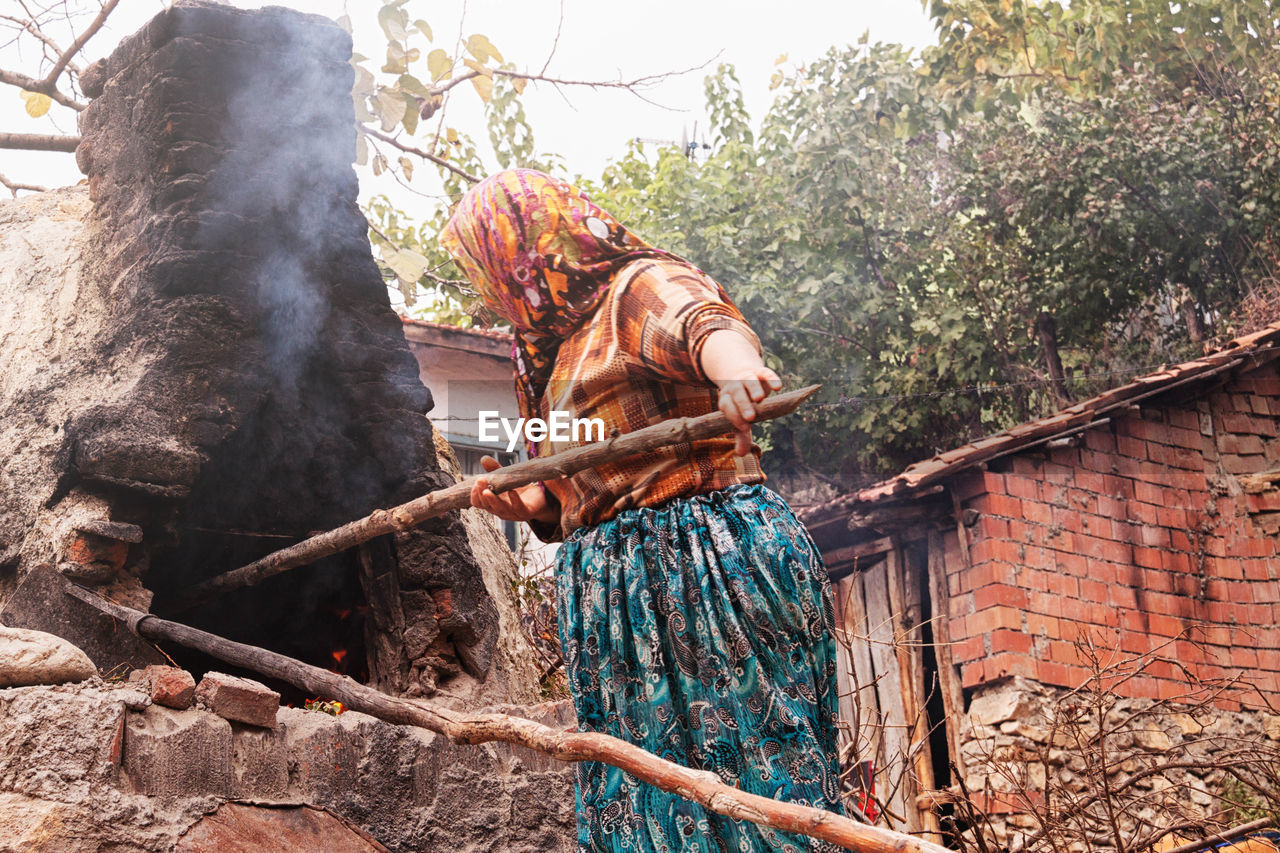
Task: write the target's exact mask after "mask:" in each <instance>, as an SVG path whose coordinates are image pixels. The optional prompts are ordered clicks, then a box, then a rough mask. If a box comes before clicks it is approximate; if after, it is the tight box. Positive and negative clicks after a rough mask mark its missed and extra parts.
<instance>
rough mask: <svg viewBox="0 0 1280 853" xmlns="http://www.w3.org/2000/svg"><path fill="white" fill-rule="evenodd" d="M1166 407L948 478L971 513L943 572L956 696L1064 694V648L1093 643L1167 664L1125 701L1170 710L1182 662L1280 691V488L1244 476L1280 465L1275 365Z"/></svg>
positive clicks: (1077, 675)
mask: <svg viewBox="0 0 1280 853" xmlns="http://www.w3.org/2000/svg"><path fill="white" fill-rule="evenodd" d="M1175 394H1177V392H1171V393H1170V394H1167V395H1164V396H1163V398H1157V399H1153V400H1152V401H1149V403H1144V404H1143V405H1142V406H1141V408H1140V409H1131V410H1129V413H1128V414H1125V415H1120V416H1116V417H1113V418H1112V419H1111V421H1110V422H1109V423H1107V424H1103V425H1101V426H1098V427H1096V428H1094V429H1091V430H1088V431H1087V432H1085V433H1084V434H1083V436H1081V439H1080V440H1079V441H1078V442H1077V443H1075V445H1074V446H1070V447H1062V448H1056V449H1052V450H1042V451H1028V452H1024V453H1020V454H1016V455H1013V456H1011V457H1006V458H1005V459H1002V460H999V461H998V462H996V463H993V464H992V466H991V467H990V468H989V470H987V471H979V472H969V473H966V474H964V475H961V476H960V477H958V478H957V479H956V480H955V481H954V482H953V484H952V486H953V489H954V490H955V492H956V494H957V496H958V497H959V498H960V500H961V502H962V505H963V507H964V508H966V509H973V510H977V512H978V513H979V516H978V520H977V522H976V523H975V524H973V525H972V526H970V527H968V528H967V530H966V534H967V537H966V538H967V540H968V549H969V554H968V557H969V559H968V561H967V565H966V563H965V561H963V560H959V559H956V560H948V561H947V564H948V584H949V592H950V601H949V608H950V617H951V619H950V629H951V637H952V639H953V641H955V642H956V645H955V647H954V649H953V652H954V657H955V661H956V663H957V664H958V665H959V666H960V669H961V676H962V679H963V683H964V685H965V686H966V687H971V686H974V685H977V684H979V683H982V682H984V681H990V680H992V679H995V678H999V677H1002V676H1007V675H1024V676H1028V677H1031V678H1034V679H1036V680H1037V681H1040V682H1042V683H1046V684H1052V685H1060V686H1068V687H1072V686H1076V685H1078V684H1080V683H1082V682H1083V681H1084V680H1085V679H1086V678H1087V676H1088V668H1087V666H1086V661H1085V660H1082V658H1081V655H1080V650H1079V648H1078V646H1077V640H1078V639H1080V638H1082V637H1084V636H1086V635H1088V634H1092V635H1093V636H1095V637H1097V638H1099V639H1100V640H1101V641H1102V642H1103V643H1104V644H1106V645H1108V646H1109V647H1110V648H1118V649H1119V650H1120V651H1121V652H1124V653H1128V654H1130V655H1133V654H1142V653H1146V652H1150V651H1152V650H1154V649H1157V648H1161V649H1162V651H1161V652H1160V654H1161V656H1162V657H1164V658H1167V659H1168V660H1158V661H1155V662H1153V663H1152V664H1151V665H1150V666H1149V667H1147V668H1146V670H1145V671H1144V672H1143V673H1142V674H1141V675H1140V676H1139V677H1136V678H1133V679H1132V680H1130V681H1128V682H1126V683H1125V684H1124V685H1122V686H1121V690H1122V692H1124V693H1126V694H1128V695H1132V696H1142V697H1150V698H1174V697H1176V696H1177V695H1179V694H1180V693H1182V692H1184V691H1185V690H1186V679H1185V677H1184V676H1183V674H1182V672H1181V670H1180V667H1186V668H1187V670H1189V671H1190V672H1191V673H1192V674H1193V675H1195V676H1196V677H1199V678H1208V679H1212V678H1224V677H1225V678H1230V677H1233V676H1236V675H1239V676H1240V677H1241V682H1242V683H1244V684H1247V685H1250V686H1255V687H1257V688H1259V689H1260V690H1261V691H1263V692H1265V693H1267V694H1269V695H1271V696H1273V697H1274V696H1277V695H1280V626H1278V623H1280V555H1278V554H1277V538H1276V532H1277V528H1280V489H1278V488H1274V487H1265V486H1262V487H1253V488H1252V489H1251V491H1252V493H1249V492H1246V490H1245V488H1244V487H1243V486H1242V483H1241V481H1240V479H1239V477H1240V476H1241V475H1249V474H1258V473H1261V472H1264V471H1268V470H1271V469H1273V468H1280V437H1278V435H1280V375H1278V374H1277V369H1276V365H1275V363H1272V364H1269V365H1266V366H1263V367H1260V368H1258V369H1255V370H1253V371H1251V372H1248V373H1244V374H1242V375H1240V376H1238V377H1236V378H1234V379H1231V380H1230V381H1228V382H1226V383H1225V384H1224V385H1222V386H1219V387H1218V388H1217V389H1216V390H1208V391H1201V392H1200V393H1199V394H1198V396H1197V395H1196V392H1194V391H1189V392H1186V393H1185V394H1184V395H1183V396H1181V397H1175V396H1174V395H1175ZM952 544H953V547H957V545H956V543H952ZM1193 640H1194V642H1193ZM1220 704H1222V705H1224V706H1225V707H1231V706H1232V705H1233V702H1232V701H1230V700H1223V701H1222V702H1221V703H1220Z"/></svg>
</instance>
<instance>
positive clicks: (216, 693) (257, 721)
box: [196, 672, 280, 729]
mask: <svg viewBox="0 0 1280 853" xmlns="http://www.w3.org/2000/svg"><path fill="white" fill-rule="evenodd" d="M196 698H197V699H199V700H200V701H201V702H202V703H203V704H204V706H205V707H207V708H208V709H209V710H210V711H213V712H214V713H215V714H217V715H218V716H219V717H223V718H225V719H228V720H235V721H236V722H238V723H248V724H249V725H251V726H263V727H265V728H269V729H271V728H275V725H276V711H277V710H279V708H280V694H279V693H277V692H275V691H274V690H272V689H271V688H269V687H267V686H266V685H265V684H259V683H258V682H256V681H250V680H249V679H247V678H236V677H235V676H234V675H226V674H224V673H221V672H210V673H206V674H205V677H204V678H202V679H200V684H199V686H198V687H196Z"/></svg>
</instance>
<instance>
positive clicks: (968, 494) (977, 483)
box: [951, 471, 987, 501]
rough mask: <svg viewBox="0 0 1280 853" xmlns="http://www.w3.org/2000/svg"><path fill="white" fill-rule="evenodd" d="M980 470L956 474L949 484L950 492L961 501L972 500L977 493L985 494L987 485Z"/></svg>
mask: <svg viewBox="0 0 1280 853" xmlns="http://www.w3.org/2000/svg"><path fill="white" fill-rule="evenodd" d="M983 473H984V472H981V471H965V472H964V473H962V474H960V475H958V476H957V477H956V478H955V480H953V481H952V484H951V492H952V494H954V495H955V496H956V497H957V498H959V499H960V500H961V501H968V500H972V499H973V498H975V497H977V496H978V495H982V494H986V491H987V485H986V482H985V481H984V480H983V477H982V474H983Z"/></svg>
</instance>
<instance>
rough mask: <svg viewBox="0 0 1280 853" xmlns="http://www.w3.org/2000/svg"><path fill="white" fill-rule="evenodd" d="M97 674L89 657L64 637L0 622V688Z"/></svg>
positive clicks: (57, 682)
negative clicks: (9, 626)
mask: <svg viewBox="0 0 1280 853" xmlns="http://www.w3.org/2000/svg"><path fill="white" fill-rule="evenodd" d="M97 674H98V670H97V668H96V667H95V666H94V665H93V661H91V660H89V656H88V655H86V654H85V653H84V652H82V651H81V650H80V649H78V648H76V647H75V646H73V645H72V644H71V643H68V642H67V641H66V640H64V639H62V638H61V637H55V636H54V635H53V634H46V633H45V632H43V631H31V630H28V629H25V628H6V627H4V626H3V625H0V687H24V686H27V685H31V684H66V683H67V682H69V681H84V680H85V679H86V678H89V677H90V676H94V675H97Z"/></svg>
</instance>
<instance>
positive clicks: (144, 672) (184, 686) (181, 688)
mask: <svg viewBox="0 0 1280 853" xmlns="http://www.w3.org/2000/svg"><path fill="white" fill-rule="evenodd" d="M129 680H130V681H136V682H139V683H140V684H142V685H144V686H145V687H146V689H147V691H148V692H149V693H150V695H151V701H152V702H155V703H156V704H157V705H164V706H165V707H166V708H176V709H177V710H179V711H181V710H183V709H185V708H190V707H191V706H192V705H193V704H194V703H195V701H196V680H195V678H193V677H192V676H191V673H189V672H187V671H186V670H185V669H179V668H178V667H176V666H149V667H147V668H146V669H135V670H134V671H133V672H132V673H130V674H129Z"/></svg>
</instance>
